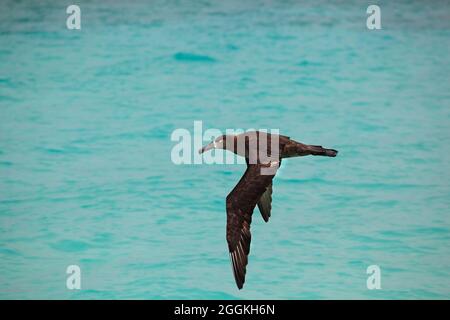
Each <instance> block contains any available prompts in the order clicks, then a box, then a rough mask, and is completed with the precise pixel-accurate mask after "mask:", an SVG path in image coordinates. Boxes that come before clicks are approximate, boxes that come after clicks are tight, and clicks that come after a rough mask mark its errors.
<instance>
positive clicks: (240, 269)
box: [226, 163, 278, 289]
mask: <svg viewBox="0 0 450 320" xmlns="http://www.w3.org/2000/svg"><path fill="white" fill-rule="evenodd" d="M276 165H278V163H276ZM268 166H273V163H270V164H267V165H263V164H249V165H248V166H247V170H246V171H245V173H244V175H243V176H242V178H241V180H239V182H238V184H237V185H236V186H235V187H234V189H233V190H232V191H231V192H230V194H229V195H228V196H227V203H226V204H227V242H228V249H229V252H230V257H231V263H232V267H233V273H234V278H235V280H236V285H237V286H238V288H239V289H241V288H242V287H243V285H244V282H245V273H246V267H247V263H248V254H249V253H250V241H251V233H250V224H251V222H252V214H253V210H254V208H255V206H256V203H257V202H258V200H259V199H260V198H261V196H262V195H263V194H264V192H265V191H266V189H267V187H268V186H269V185H271V184H272V180H273V177H274V176H275V173H274V174H273V175H266V174H261V172H262V171H261V170H262V169H264V168H267V167H268Z"/></svg>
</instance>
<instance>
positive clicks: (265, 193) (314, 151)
mask: <svg viewBox="0 0 450 320" xmlns="http://www.w3.org/2000/svg"><path fill="white" fill-rule="evenodd" d="M256 133H257V138H259V137H260V133H259V132H256ZM268 136H269V139H270V136H271V135H268ZM239 137H240V136H234V137H232V138H233V139H235V140H237V139H239ZM272 137H273V135H272ZM221 138H222V140H223V141H222V145H225V143H224V141H225V139H227V136H223V137H221ZM277 138H278V142H279V150H278V151H279V152H278V155H279V157H278V158H275V159H273V158H272V159H270V161H269V162H265V163H262V162H261V161H259V159H258V161H257V162H256V163H254V164H253V163H250V161H249V159H248V155H249V154H251V150H246V152H245V154H246V162H247V170H246V171H245V173H244V175H243V176H242V177H241V179H240V180H239V182H238V183H237V185H236V186H235V187H234V188H233V190H232V191H231V192H230V193H229V194H228V196H227V199H226V209H227V232H226V237H227V242H228V249H229V253H230V258H231V264H232V268H233V273H234V278H235V280H236V285H237V287H238V288H239V289H241V288H242V287H243V285H244V282H245V274H246V268H247V264H248V255H249V253H250V242H251V232H250V224H251V222H252V214H253V210H254V209H255V207H256V206H258V209H259V211H260V212H261V215H262V217H263V219H264V221H265V222H268V221H269V218H270V216H271V207H272V180H273V178H274V177H275V174H276V171H277V169H278V168H279V166H280V165H281V159H283V158H290V157H298V156H306V155H320V156H328V157H334V156H336V154H337V151H336V150H334V149H325V148H323V147H321V146H314V145H305V144H302V143H299V142H297V141H294V140H291V139H290V138H289V137H286V136H281V135H280V136H277ZM218 139H219V138H218ZM228 139H230V137H228ZM220 142H221V141H215V142H214V148H216V147H217V145H218V144H219V143H220ZM268 145H269V147H268V150H267V151H268V153H272V154H273V152H271V150H270V143H268ZM249 146H250V144H246V148H247V149H249V148H250V147H249ZM208 147H209V145H208V146H206V147H203V148H202V150H201V152H204V151H206V150H208ZM223 149H226V148H225V147H223ZM229 151H232V152H235V153H237V152H236V150H235V149H234V150H229ZM267 169H273V170H271V171H267ZM264 170H266V171H264Z"/></svg>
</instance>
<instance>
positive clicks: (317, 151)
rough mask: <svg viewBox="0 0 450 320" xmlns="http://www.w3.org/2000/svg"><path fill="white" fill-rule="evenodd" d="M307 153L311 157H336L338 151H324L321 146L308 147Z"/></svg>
mask: <svg viewBox="0 0 450 320" xmlns="http://www.w3.org/2000/svg"><path fill="white" fill-rule="evenodd" d="M308 149H309V152H310V153H311V154H312V155H313V156H325V157H336V155H337V153H338V151H337V150H334V149H326V148H324V147H322V146H308Z"/></svg>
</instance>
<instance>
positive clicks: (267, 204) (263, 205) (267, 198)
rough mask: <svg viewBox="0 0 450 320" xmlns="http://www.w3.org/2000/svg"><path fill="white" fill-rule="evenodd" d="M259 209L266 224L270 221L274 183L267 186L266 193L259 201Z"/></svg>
mask: <svg viewBox="0 0 450 320" xmlns="http://www.w3.org/2000/svg"><path fill="white" fill-rule="evenodd" d="M258 209H259V212H261V216H262V217H263V219H264V221H265V222H268V221H269V218H270V211H271V210H272V182H271V183H270V184H269V185H268V186H267V188H266V191H264V193H263V194H262V196H261V198H259V200H258Z"/></svg>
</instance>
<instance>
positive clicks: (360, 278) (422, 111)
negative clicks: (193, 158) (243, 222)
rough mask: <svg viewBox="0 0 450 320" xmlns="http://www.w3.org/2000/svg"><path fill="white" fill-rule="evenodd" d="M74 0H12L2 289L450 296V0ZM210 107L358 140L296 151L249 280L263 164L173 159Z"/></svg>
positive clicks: (314, 134) (4, 54)
mask: <svg viewBox="0 0 450 320" xmlns="http://www.w3.org/2000/svg"><path fill="white" fill-rule="evenodd" d="M69 4H72V3H69V2H67V1H62V2H61V1H31V0H30V1H15V0H6V1H2V3H1V10H0V298H3V299H19V298H25V299H36V298H39V299H168V298H170V299H194V298H195V299H234V298H236V299H336V298H346V299H347V298H348V299H361V298H368V299H429V298H438V299H449V298H450V184H449V181H450V172H449V170H450V166H449V165H450V148H449V146H450V130H449V125H450V84H449V74H450V66H449V52H450V50H449V49H450V41H449V40H450V38H449V37H450V19H449V18H448V17H449V13H450V12H449V10H450V9H449V6H448V3H447V2H445V1H430V2H426V1H378V2H377V4H378V5H379V6H380V8H381V23H382V29H381V30H368V29H367V27H366V18H367V16H368V15H367V14H366V9H367V6H368V4H367V2H364V1H339V2H336V3H331V2H328V1H306V2H300V1H238V0H232V1H206V0H205V1H124V2H123V3H119V2H118V1H85V0H80V1H76V4H78V5H79V6H80V8H81V30H68V29H67V28H66V18H67V17H68V14H66V7H67V6H68V5H69ZM195 120H198V121H202V122H203V129H204V130H206V129H209V128H217V129H220V130H222V131H225V129H228V128H229V129H235V128H236V129H237V128H240V129H245V130H246V129H250V128H256V129H264V128H267V129H280V132H281V133H282V134H285V135H288V136H291V137H292V138H294V139H296V140H298V141H302V142H304V143H308V144H320V145H323V146H326V147H329V148H334V149H338V150H339V155H338V157H336V158H321V157H303V158H295V159H289V160H287V161H284V162H283V165H282V168H281V170H280V172H279V173H278V175H277V177H276V178H275V180H274V187H273V189H274V194H273V203H272V218H271V220H270V222H269V223H267V224H266V223H264V222H263V220H262V219H261V217H260V214H259V212H258V211H257V210H255V214H254V216H253V223H252V244H251V253H250V258H249V260H250V262H249V265H248V269H247V278H246V283H245V286H244V289H243V290H240V291H239V290H237V288H236V285H235V283H234V279H233V274H232V270H231V266H230V262H229V256H228V248H227V243H226V239H225V224H226V213H225V197H226V195H227V194H228V192H229V191H230V190H231V189H232V188H233V187H234V185H235V184H236V183H237V181H238V180H239V179H240V176H241V175H242V173H243V172H244V170H245V165H233V164H228V165H218V164H216V165H207V164H203V165H198V164H197V165H194V164H191V165H189V164H182V165H175V164H174V163H173V162H172V161H171V151H172V148H173V147H174V146H175V144H176V142H174V141H171V134H172V132H173V131H174V130H176V129H179V128H185V129H187V130H189V132H191V133H193V126H194V121H195ZM205 142H206V141H205ZM193 152H195V150H193ZM69 265H78V266H79V267H80V268H81V290H68V289H67V287H66V279H67V277H68V275H67V274H66V268H67V267H68V266H69ZM370 265H378V266H379V267H380V269H381V289H380V290H368V288H367V286H366V281H367V278H368V276H369V275H368V274H367V273H366V269H367V267H368V266H370Z"/></svg>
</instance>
